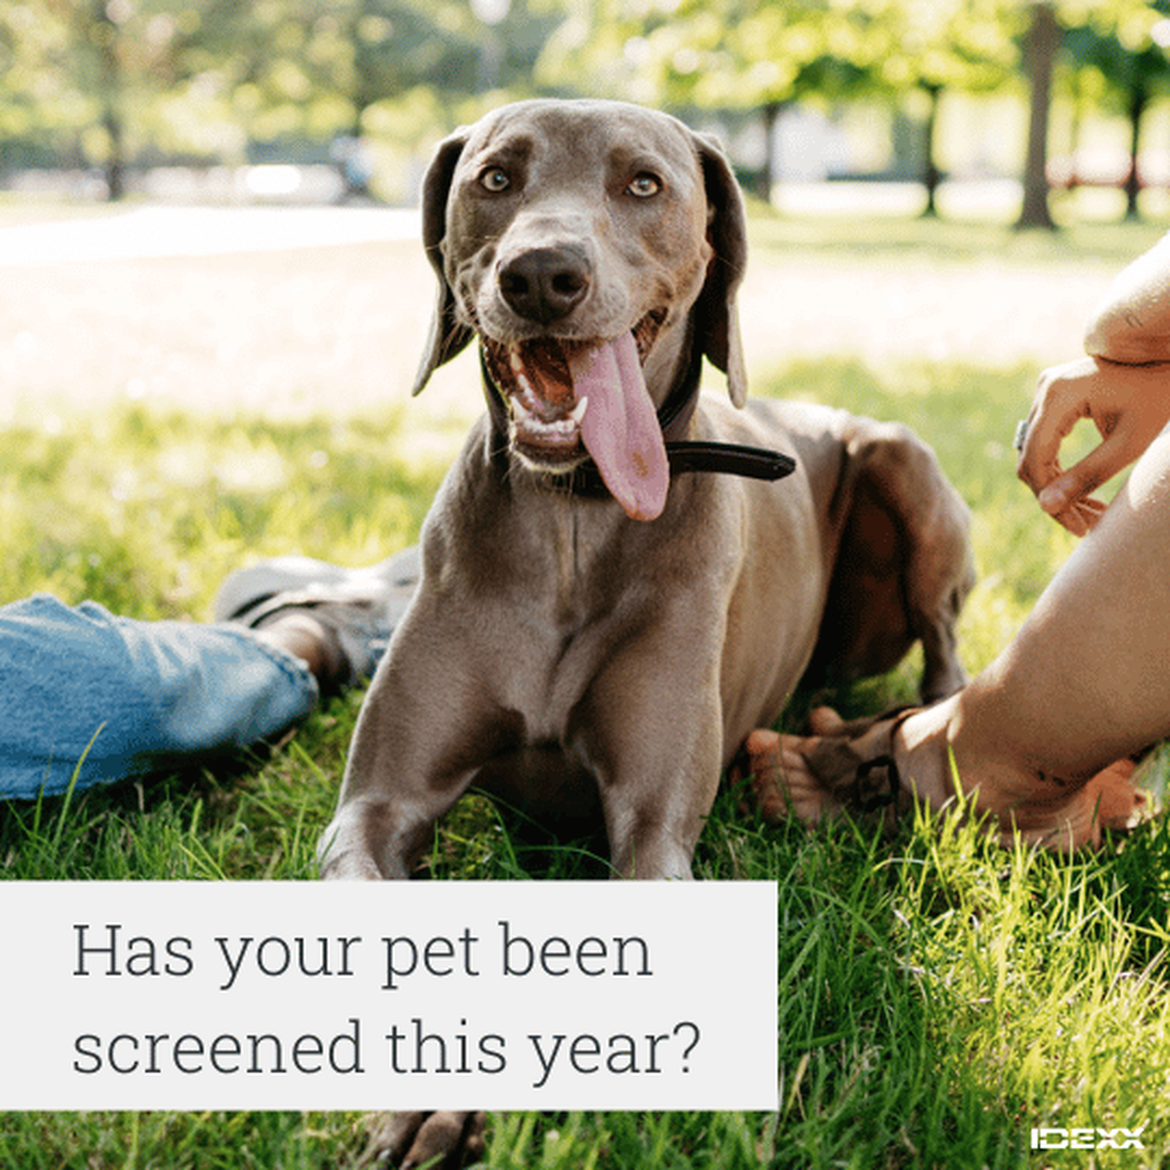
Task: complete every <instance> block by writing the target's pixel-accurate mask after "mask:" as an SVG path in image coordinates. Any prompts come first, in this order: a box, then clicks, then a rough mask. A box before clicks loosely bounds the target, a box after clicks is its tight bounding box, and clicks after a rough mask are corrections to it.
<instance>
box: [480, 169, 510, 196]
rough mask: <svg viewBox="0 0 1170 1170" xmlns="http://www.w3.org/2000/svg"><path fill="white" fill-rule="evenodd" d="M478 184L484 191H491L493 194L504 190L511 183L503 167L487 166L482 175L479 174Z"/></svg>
mask: <svg viewBox="0 0 1170 1170" xmlns="http://www.w3.org/2000/svg"><path fill="white" fill-rule="evenodd" d="M479 185H480V186H481V187H482V188H483V189H484V190H485V191H491V192H492V193H493V194H499V192H501V191H506V190H507V189H508V188H509V187H510V186H511V185H512V180H511V178H510V177H509V175H508V172H507V171H506V170H504V168H503V167H488V168H487V170H486V171H484V172H483V174H482V175H480V176H479Z"/></svg>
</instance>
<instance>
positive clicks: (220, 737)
mask: <svg viewBox="0 0 1170 1170" xmlns="http://www.w3.org/2000/svg"><path fill="white" fill-rule="evenodd" d="M317 699H318V690H317V682H316V679H314V678H313V676H312V674H311V673H310V672H309V670H308V669H307V667H306V666H305V664H304V663H303V662H301V661H300V659H298V658H295V657H293V656H292V655H288V654H284V653H282V652H281V651H279V650H277V649H275V648H274V647H271V646H268V645H267V644H265V643H263V642H261V641H260V640H259V639H257V638H255V637H254V636H253V635H252V634H251V633H250V632H249V631H248V630H246V629H244V628H243V627H240V626H229V625H196V624H193V623H186V622H170V621H160V622H140V621H134V620H131V619H129V618H121V617H115V616H114V615H113V614H111V613H109V612H108V611H107V610H106V609H104V608H102V606H100V605H97V604H95V603H93V602H89V601H87V602H83V603H82V604H81V605H79V606H76V607H70V606H66V605H63V604H62V603H61V602H59V601H58V600H57V599H56V598H54V597H49V596H47V595H37V596H35V597H32V598H29V599H27V600H24V601H18V602H15V603H13V604H12V605H6V606H0V799H4V798H11V797H23V798H27V797H35V796H37V794H38V793H40V792H42V791H43V792H45V793H58V792H63V791H65V789H67V788H68V787H69V785H70V783H71V782H72V781H73V778H74V775H75V774H76V776H77V787H79V788H83V787H87V786H89V785H92V784H97V783H101V782H103V781H110V780H118V779H121V778H122V777H125V776H133V775H138V774H142V773H146V772H153V771H158V770H160V769H164V768H167V767H169V766H173V765H176V764H178V763H180V762H183V761H186V762H190V761H191V759H192V757H193V756H199V755H203V754H212V753H215V752H220V751H224V750H227V749H231V748H237V747H244V746H247V745H248V744H252V743H256V742H258V741H259V740H262V739H265V738H266V737H268V736H271V735H274V734H276V733H277V732H279V731H281V730H283V729H284V728H285V727H287V726H288V725H289V724H291V723H293V722H295V721H296V720H298V719H300V718H302V717H303V716H305V715H307V714H308V713H309V712H310V711H311V710H312V709H313V707H314V706H315V704H316V703H317Z"/></svg>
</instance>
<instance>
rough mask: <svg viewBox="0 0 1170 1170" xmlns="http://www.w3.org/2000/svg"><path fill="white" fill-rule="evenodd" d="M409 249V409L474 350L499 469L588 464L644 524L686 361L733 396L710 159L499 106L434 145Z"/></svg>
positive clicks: (731, 278)
mask: <svg viewBox="0 0 1170 1170" xmlns="http://www.w3.org/2000/svg"><path fill="white" fill-rule="evenodd" d="M423 239H424V243H425V245H426V249H427V254H428V256H429V257H430V260H431V263H432V265H433V266H434V269H435V272H436V273H437V275H438V278H439V296H438V303H437V306H436V311H435V317H434V320H433V323H432V326H431V337H430V342H429V344H428V347H427V350H426V353H425V354H424V357H423V360H422V364H421V366H420V368H419V372H418V376H417V379H416V382H415V393H418V391H420V390H421V389H422V388H423V386H424V385H425V384H426V382H427V379H428V378H429V377H430V375H431V374H432V373H433V371H434V370H435V368H436V367H437V366H439V365H441V364H442V363H444V362H446V361H449V360H450V359H451V358H452V357H454V356H455V355H456V354H457V353H459V351H460V350H462V349H463V348H464V347H465V346H466V345H467V344H468V343H469V342H470V341H471V339H472V338H473V337H474V336H477V335H478V337H479V338H480V341H481V343H482V345H483V351H484V356H485V360H486V362H487V366H488V369H489V371H490V373H491V376H492V379H493V381H494V382H495V383H496V385H497V386H498V387H499V389H500V391H501V393H502V394H503V395H504V397H505V399H506V401H507V403H508V406H509V424H508V430H509V435H508V437H509V443H510V446H511V449H512V451H513V453H514V454H515V455H516V456H517V457H518V458H519V459H520V460H521V461H522V462H523V463H524V464H525V465H527V466H529V467H530V468H533V469H536V470H539V471H543V472H549V471H552V472H557V471H566V472H567V471H571V470H572V469H573V468H575V467H576V466H577V465H578V464H580V463H581V462H582V461H583V460H585V459H586V458H588V457H590V456H591V457H592V458H593V460H594V462H595V463H596V464H597V466H598V469H599V470H600V472H601V475H602V478H603V479H604V480H605V482H606V485H607V486H608V487H609V489H610V491H611V492H612V494H613V495H614V496H615V497H616V498H617V499H618V500H619V501H620V502H621V504H622V505H623V507H625V509H626V511H627V512H628V513H629V514H630V515H631V516H634V517H636V518H641V519H652V518H653V517H655V516H657V515H658V514H659V513H660V512H661V510H662V507H663V506H664V503H665V499H666V491H667V487H668V483H669V473H668V470H667V466H666V452H665V446H664V443H663V438H662V433H661V429H660V427H659V424H658V420H657V415H656V412H657V410H658V408H659V407H660V406H661V405H662V403H663V400H664V399H665V398H666V397H667V395H668V394H669V392H670V390H671V389H672V388H673V386H674V385H675V383H676V382H677V381H678V379H679V378H680V377H683V376H685V375H686V373H687V371H688V370H689V368H690V366H691V363H692V360H693V359H694V358H695V357H696V355H697V354H702V355H705V356H706V357H707V358H708V359H709V360H710V361H711V362H712V363H713V364H714V365H715V366H716V367H718V368H719V369H721V370H723V371H724V372H725V373H726V375H727V379H728V387H729V390H730V393H731V396H732V399H733V400H734V401H735V402H736V404H737V405H741V404H742V403H743V401H744V398H745V397H746V381H745V377H744V370H743V358H742V354H741V352H740V343H739V329H738V322H737V318H736V312H735V294H736V290H737V288H738V286H739V283H740V281H741V279H742V276H743V270H744V265H745V260H746V241H745V229H744V212H743V200H742V197H741V195H740V193H739V188H738V187H737V185H736V183H735V179H734V177H733V176H732V174H731V169H730V167H729V165H728V163H727V160H726V158H725V157H724V155H723V153H722V151H721V150H720V149H719V147H718V146H717V145H716V144H715V143H714V142H713V141H711V140H709V139H707V138H706V137H704V136H702V135H698V134H695V133H694V132H692V131H691V130H689V129H688V128H687V127H686V126H684V125H683V124H682V123H681V122H679V121H677V120H676V119H674V118H672V117H669V116H668V115H665V114H661V113H656V112H654V111H650V110H644V109H641V108H639V107H636V106H629V105H625V104H622V103H616V102H584V101H583V102H556V101H535V102H519V103H516V104H514V105H510V106H505V107H503V108H502V109H500V110H497V111H496V112H495V113H493V114H490V115H488V116H487V117H486V118H484V119H483V120H482V121H480V122H478V123H476V124H475V125H474V126H472V127H469V128H466V129H463V130H460V131H458V132H456V133H455V134H453V135H452V136H451V137H450V138H448V139H447V140H446V141H444V142H443V143H442V144H441V145H440V147H439V149H438V152H437V153H436V155H435V158H434V160H433V161H432V163H431V165H430V168H429V169H428V171H427V175H426V179H425V181H424V185H423Z"/></svg>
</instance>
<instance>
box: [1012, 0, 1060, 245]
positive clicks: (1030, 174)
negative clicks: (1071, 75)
mask: <svg viewBox="0 0 1170 1170" xmlns="http://www.w3.org/2000/svg"><path fill="white" fill-rule="evenodd" d="M1063 35H1064V33H1063V30H1062V29H1061V27H1060V24H1059V23H1058V22H1057V20H1056V17H1055V16H1054V15H1053V12H1052V9H1051V7H1050V6H1049V5H1048V4H1047V3H1045V2H1044V0H1039V2H1037V3H1034V4H1033V5H1032V23H1031V25H1030V26H1029V28H1028V32H1027V34H1026V35H1025V37H1024V74H1025V76H1026V77H1027V78H1028V85H1029V89H1030V91H1031V113H1030V116H1029V119H1028V155H1027V160H1026V162H1025V166H1024V207H1023V210H1022V211H1021V212H1020V218H1019V219H1018V220H1017V221H1016V227H1018V228H1047V229H1048V230H1052V229H1053V228H1055V227H1056V224H1055V223H1054V222H1053V219H1052V213H1051V211H1050V210H1049V208H1048V174H1047V165H1048V115H1049V110H1050V109H1051V104H1052V71H1053V66H1054V64H1055V62H1056V54H1057V51H1058V50H1059V49H1060V44H1061V40H1062V39H1063Z"/></svg>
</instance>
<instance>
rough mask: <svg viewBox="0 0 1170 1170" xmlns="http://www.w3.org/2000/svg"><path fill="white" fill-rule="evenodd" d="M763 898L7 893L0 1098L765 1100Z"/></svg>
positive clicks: (546, 1105) (258, 1104) (679, 889)
mask: <svg viewBox="0 0 1170 1170" xmlns="http://www.w3.org/2000/svg"><path fill="white" fill-rule="evenodd" d="M776 898H777V888H776V883H774V882H411V883H377V882H375V883H365V882H353V883H349V882H7V883H5V897H4V904H3V910H0V923H2V927H0V929H2V931H3V939H4V953H5V959H4V962H3V964H2V965H0V988H2V990H3V993H4V999H5V1002H6V1003H8V1004H9V1005H10V1010H9V1011H8V1012H6V1013H5V1015H4V1018H3V1020H2V1021H0V1060H2V1061H3V1066H4V1067H3V1076H2V1079H0V1109H5V1110H43V1109H69V1110H74V1109H129V1110H140V1109H232V1110H235V1109H386V1108H394V1109H433V1108H436V1107H439V1108H450V1109H546V1110H547V1109H557V1110H560V1109H620V1110H634V1109H715V1110H722V1109H737V1110H738V1109H744V1110H756V1109H759V1110H769V1109H774V1108H775V1104H776V1083H777V1082H776V1025H777V1001H776V996H777V970H776V953H777V950H776V940H777V926H776V920H777V916H776V905H777V902H776ZM34 1005H35V1006H34Z"/></svg>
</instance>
